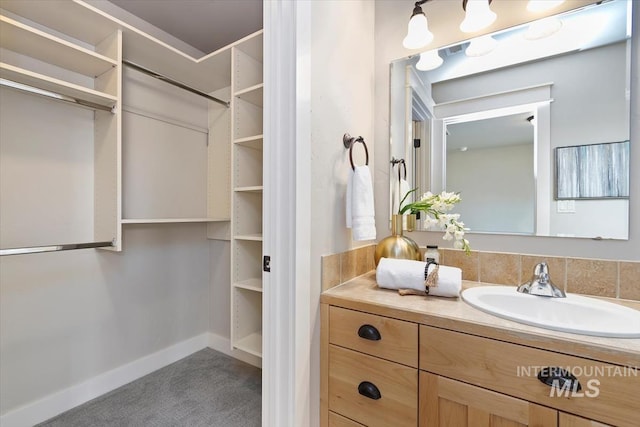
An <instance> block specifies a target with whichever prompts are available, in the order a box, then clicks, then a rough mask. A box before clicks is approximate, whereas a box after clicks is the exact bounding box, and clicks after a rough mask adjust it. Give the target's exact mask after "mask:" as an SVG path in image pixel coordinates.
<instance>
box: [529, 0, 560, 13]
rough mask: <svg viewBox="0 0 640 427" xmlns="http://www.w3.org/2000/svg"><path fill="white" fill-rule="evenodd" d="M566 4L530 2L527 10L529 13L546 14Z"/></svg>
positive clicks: (557, 0) (548, 0)
mask: <svg viewBox="0 0 640 427" xmlns="http://www.w3.org/2000/svg"><path fill="white" fill-rule="evenodd" d="M562 3H564V0H529V3H528V4H527V10H528V11H529V12H534V13H538V12H545V11H547V10H551V9H553V8H555V7H558V6H560V5H561V4H562Z"/></svg>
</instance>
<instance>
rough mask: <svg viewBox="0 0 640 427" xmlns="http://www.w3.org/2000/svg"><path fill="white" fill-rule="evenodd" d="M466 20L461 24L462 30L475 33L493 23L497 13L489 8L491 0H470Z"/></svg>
mask: <svg viewBox="0 0 640 427" xmlns="http://www.w3.org/2000/svg"><path fill="white" fill-rule="evenodd" d="M466 12H467V13H466V15H465V17H464V21H462V23H461V24H460V31H462V32H464V33H475V32H476V31H480V30H482V29H483V28H486V27H488V26H489V25H491V24H493V22H494V21H495V20H496V18H497V15H496V14H495V13H494V12H493V11H492V10H491V9H489V0H468V1H467V6H466Z"/></svg>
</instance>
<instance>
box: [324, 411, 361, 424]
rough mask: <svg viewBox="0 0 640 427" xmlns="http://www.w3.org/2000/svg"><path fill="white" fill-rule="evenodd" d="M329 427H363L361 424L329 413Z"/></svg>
mask: <svg viewBox="0 0 640 427" xmlns="http://www.w3.org/2000/svg"><path fill="white" fill-rule="evenodd" d="M329 427H364V426H363V425H362V424H360V423H357V422H355V421H351V420H350V419H349V418H345V417H343V416H342V415H338V414H336V413H335V412H329Z"/></svg>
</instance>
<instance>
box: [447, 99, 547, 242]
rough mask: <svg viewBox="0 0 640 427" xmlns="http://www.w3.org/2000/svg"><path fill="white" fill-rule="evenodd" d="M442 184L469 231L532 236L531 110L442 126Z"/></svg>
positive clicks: (534, 194)
mask: <svg viewBox="0 0 640 427" xmlns="http://www.w3.org/2000/svg"><path fill="white" fill-rule="evenodd" d="M446 150H447V153H446V174H445V177H446V178H445V179H446V188H447V189H455V191H456V192H460V195H461V197H462V201H461V202H460V204H459V205H458V206H456V212H457V213H460V215H461V217H462V218H464V222H465V225H466V226H467V227H469V228H470V229H471V230H472V231H474V232H490V233H496V232H499V233H514V234H531V235H533V234H535V228H536V224H535V212H536V202H535V200H536V186H535V172H534V165H535V162H534V158H535V116H534V113H533V112H525V113H518V114H511V115H506V116H501V117H494V118H488V119H482V120H475V121H467V122H460V123H451V124H447V126H446Z"/></svg>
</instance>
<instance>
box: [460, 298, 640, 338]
mask: <svg viewBox="0 0 640 427" xmlns="http://www.w3.org/2000/svg"><path fill="white" fill-rule="evenodd" d="M462 299H463V300H464V301H465V302H467V303H468V304H470V305H471V306H473V307H475V308H477V309H479V310H482V311H485V312H487V313H489V314H493V315H495V316H499V317H503V318H505V319H509V320H513V321H515V322H520V323H525V324H527V325H533V326H538V327H541V328H546V329H552V330H555V331H561V332H572V333H574V334H582V335H592V336H596V337H611V338H640V311H638V310H634V309H632V308H629V307H625V306H622V305H619V304H613V303H610V302H606V301H602V300H598V299H595V298H588V297H583V296H579V295H574V294H567V297H566V298H550V297H540V296H536V295H529V294H523V293H519V292H516V288H515V287H513V286H479V287H475V288H469V289H466V290H464V291H463V292H462Z"/></svg>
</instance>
